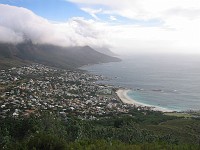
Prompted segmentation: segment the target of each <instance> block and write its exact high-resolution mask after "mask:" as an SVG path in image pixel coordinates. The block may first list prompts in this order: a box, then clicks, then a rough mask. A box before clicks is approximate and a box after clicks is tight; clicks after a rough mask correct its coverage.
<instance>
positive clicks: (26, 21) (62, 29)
mask: <svg viewBox="0 0 200 150" xmlns="http://www.w3.org/2000/svg"><path fill="white" fill-rule="evenodd" d="M102 26H103V23H98V22H94V21H93V20H84V19H83V18H71V19H70V20H69V21H67V22H60V23H59V22H57V23H55V22H51V21H48V20H47V19H44V18H42V17H39V16H37V15H35V14H34V13H33V12H31V11H30V10H28V9H25V8H20V7H15V6H9V5H3V4H0V41H1V42H15V43H18V42H21V41H23V39H24V38H25V37H28V38H30V39H31V40H32V41H33V42H34V43H50V44H56V45H61V46H83V45H91V46H93V45H100V46H104V45H108V43H107V41H106V39H105V38H103V37H104V35H103V34H105V33H106V32H104V30H102V29H103V28H102Z"/></svg>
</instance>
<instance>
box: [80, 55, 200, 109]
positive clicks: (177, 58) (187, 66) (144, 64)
mask: <svg viewBox="0 0 200 150" xmlns="http://www.w3.org/2000/svg"><path fill="white" fill-rule="evenodd" d="M81 69H84V70H87V71H89V72H90V73H93V74H99V75H103V76H105V77H108V78H109V80H106V81H100V82H102V83H106V84H112V85H115V86H121V87H125V88H130V89H132V90H131V91H130V92H129V93H128V96H129V97H130V98H131V99H134V100H136V101H138V102H141V103H145V104H149V105H154V106H159V107H163V108H166V109H169V110H174V111H190V110H194V111H197V110H200V55H183V54H182V55H178V54H177V55H175V54H173V55H172V54H171V55H170V54H165V55H164V54H162V55H159V54H148V55H142V54H140V55H139V54H135V55H130V56H126V57H122V61H121V62H112V63H105V64H97V65H91V66H85V67H82V68H81Z"/></svg>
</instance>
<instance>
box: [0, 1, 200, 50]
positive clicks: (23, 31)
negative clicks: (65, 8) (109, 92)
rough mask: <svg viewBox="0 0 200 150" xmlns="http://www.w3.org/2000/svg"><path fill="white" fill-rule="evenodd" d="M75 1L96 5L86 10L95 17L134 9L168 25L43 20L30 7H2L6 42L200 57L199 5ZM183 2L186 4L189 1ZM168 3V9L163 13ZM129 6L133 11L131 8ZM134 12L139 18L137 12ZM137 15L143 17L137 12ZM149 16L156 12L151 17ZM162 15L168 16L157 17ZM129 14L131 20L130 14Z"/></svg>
mask: <svg viewBox="0 0 200 150" xmlns="http://www.w3.org/2000/svg"><path fill="white" fill-rule="evenodd" d="M73 1H74V2H75V1H76V2H77V3H81V4H80V5H81V6H80V8H87V7H90V8H91V9H87V10H86V9H85V11H87V12H88V13H90V14H91V15H93V17H94V18H95V16H96V17H97V15H98V14H99V13H104V14H108V17H110V19H111V20H115V19H116V18H115V17H114V16H115V12H116V13H119V14H120V12H121V13H122V11H121V10H125V11H127V12H129V11H130V14H129V15H131V16H137V17H139V18H140V19H150V18H151V19H152V18H156V17H160V18H159V19H160V20H163V21H164V23H163V24H162V25H160V26H148V25H147V26H144V25H140V24H139V23H138V24H137V23H135V24H120V17H119V16H118V18H117V19H118V20H117V21H116V23H113V22H112V23H109V22H104V21H103V20H98V19H94V20H92V19H90V20H86V19H84V18H80V17H74V18H71V19H69V20H68V21H66V22H53V21H49V20H47V19H45V18H42V17H39V16H37V15H36V14H34V13H33V12H32V11H30V10H28V9H25V8H20V7H15V6H9V5H2V4H0V41H1V42H13V43H19V42H22V41H23V40H24V39H25V38H27V37H28V38H30V39H31V40H32V41H33V42H34V43H48V44H55V45H60V46H84V45H89V46H92V47H109V48H111V49H112V50H113V51H115V52H117V53H130V52H155V51H156V52H163V51H164V52H181V53H183V52H184V53H200V42H199V39H200V29H199V26H200V17H199V16H200V15H199V9H198V8H197V7H198V6H196V7H195V9H191V8H190V7H193V4H188V5H186V4H185V5H182V6H181V7H177V6H176V5H175V6H176V7H172V6H171V4H170V3H171V2H172V1H171V0H169V3H165V2H166V1H165V0H163V4H162V7H161V8H155V3H150V2H147V6H149V7H150V6H151V5H152V6H151V7H150V8H145V7H147V6H146V5H145V6H144V4H143V3H142V2H146V0H144V1H142V2H141V1H137V0H136V1H130V0H129V1H127V0H124V1H123V3H122V1H119V0H116V1H115V2H114V3H113V1H111V0H101V1H99V0H95V1H90V0H85V1H84V4H82V3H83V2H82V1H80V2H79V0H73ZM149 1H150V0H149ZM194 1H195V0H194ZM118 2H119V3H118ZM133 2H134V4H135V5H136V6H138V8H136V10H134V9H133V7H136V6H132V4H133ZM151 2H158V4H159V5H160V6H161V2H160V1H157V0H151ZM174 2H177V0H174ZM182 2H183V3H184V2H186V0H183V1H182ZM111 4H112V5H111ZM150 4H151V5H150ZM83 5H84V6H83ZM94 5H95V6H97V5H98V6H100V7H102V8H100V7H99V8H97V11H95V8H94ZM159 5H158V6H159ZM165 5H166V7H165V9H163V10H162V8H164V6H165ZM103 6H104V7H103ZM120 6H121V7H120ZM139 6H140V7H139ZM183 6H185V7H183ZM126 7H127V9H125V8H126ZM153 8H154V9H155V10H154V9H153ZM93 9H94V10H93ZM132 9H133V10H132ZM118 10H119V12H118ZM132 11H134V12H135V14H134V13H133V14H132V13H131V12H132ZM137 12H143V13H141V14H137ZM148 12H150V13H149V14H148ZM156 12H162V13H158V14H157V13H156ZM113 13H114V14H113ZM146 13H147V14H146ZM154 13H155V15H154ZM124 16H127V17H128V15H126V13H125V14H124ZM130 18H131V17H130ZM133 18H134V17H133ZM133 20H134V19H133ZM147 23H148V21H147Z"/></svg>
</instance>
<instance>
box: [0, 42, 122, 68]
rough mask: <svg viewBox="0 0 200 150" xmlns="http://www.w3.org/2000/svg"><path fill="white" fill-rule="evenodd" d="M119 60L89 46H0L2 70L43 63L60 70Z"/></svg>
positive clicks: (29, 43)
mask: <svg viewBox="0 0 200 150" xmlns="http://www.w3.org/2000/svg"><path fill="white" fill-rule="evenodd" d="M117 61H120V59H119V58H116V57H111V56H108V55H105V54H102V53H100V52H97V51H95V50H94V49H92V48H91V47H89V46H84V47H60V46H55V45H47V44H33V43H32V42H31V41H28V42H24V43H20V44H7V43H6V44H5V43H1V44H0V68H6V67H10V66H17V65H22V64H27V63H41V64H44V65H49V66H53V67H60V68H77V67H80V66H83V65H88V64H97V63H107V62H117Z"/></svg>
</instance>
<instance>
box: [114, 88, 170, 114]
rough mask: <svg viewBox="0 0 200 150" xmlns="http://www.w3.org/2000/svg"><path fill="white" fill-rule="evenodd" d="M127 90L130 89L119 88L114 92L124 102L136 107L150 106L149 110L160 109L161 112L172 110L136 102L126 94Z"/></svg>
mask: <svg viewBox="0 0 200 150" xmlns="http://www.w3.org/2000/svg"><path fill="white" fill-rule="evenodd" d="M129 91H130V90H127V89H119V90H117V91H116V94H117V95H118V97H119V98H120V99H121V101H122V102H123V103H125V104H133V105H135V106H136V107H151V110H154V111H162V112H172V111H173V110H169V109H166V108H162V107H159V106H153V105H148V104H144V103H140V102H137V101H136V100H134V99H131V98H130V97H129V96H128V95H127V93H128V92H129Z"/></svg>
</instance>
